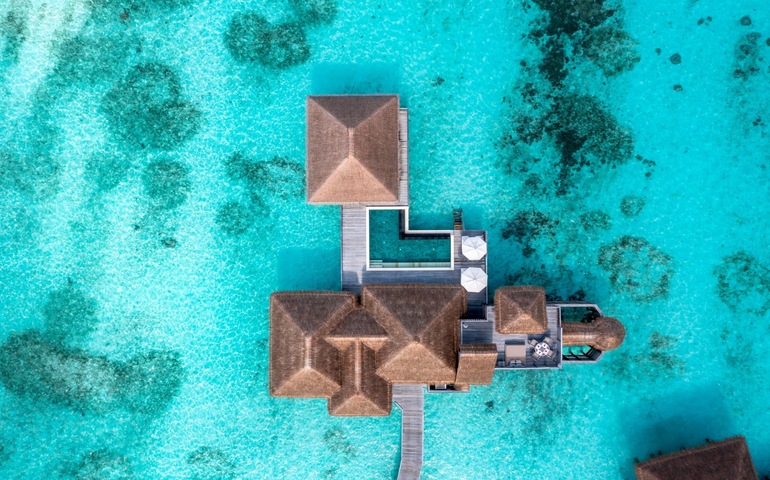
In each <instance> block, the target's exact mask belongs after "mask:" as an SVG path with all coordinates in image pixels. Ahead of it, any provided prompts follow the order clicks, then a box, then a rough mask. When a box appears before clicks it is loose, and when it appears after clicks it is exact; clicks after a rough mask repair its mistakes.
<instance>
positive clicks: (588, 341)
mask: <svg viewBox="0 0 770 480" xmlns="http://www.w3.org/2000/svg"><path fill="white" fill-rule="evenodd" d="M625 338H626V328H625V327H624V326H623V324H622V323H620V322H619V321H618V320H617V319H615V318H612V317H599V318H597V319H595V320H594V321H593V322H591V323H578V322H564V323H563V324H562V334H561V341H562V345H565V346H570V345H590V346H592V347H594V348H597V349H599V350H602V351H606V350H615V349H616V348H618V347H620V345H621V344H622V343H623V340H624V339H625Z"/></svg>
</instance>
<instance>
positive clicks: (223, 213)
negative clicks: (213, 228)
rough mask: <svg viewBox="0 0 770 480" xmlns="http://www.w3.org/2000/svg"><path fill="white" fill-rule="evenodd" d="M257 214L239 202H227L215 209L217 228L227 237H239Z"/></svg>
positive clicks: (250, 225)
mask: <svg viewBox="0 0 770 480" xmlns="http://www.w3.org/2000/svg"><path fill="white" fill-rule="evenodd" d="M257 215H258V213H257V212H255V211H254V210H253V209H252V208H251V206H249V205H245V204H244V203H242V202H239V201H235V200H233V201H229V202H227V203H225V204H223V205H222V206H220V207H219V208H218V209H217V216H216V218H215V221H216V224H217V226H219V228H221V229H222V231H223V232H225V233H226V234H228V235H233V236H239V235H243V234H244V233H246V232H247V231H248V230H249V229H250V228H251V227H252V226H253V225H254V222H255V221H256V219H257Z"/></svg>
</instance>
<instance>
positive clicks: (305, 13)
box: [289, 0, 337, 25]
mask: <svg viewBox="0 0 770 480" xmlns="http://www.w3.org/2000/svg"><path fill="white" fill-rule="evenodd" d="M289 5H290V6H291V8H292V10H294V14H295V15H296V16H297V19H298V20H299V21H300V23H302V24H304V25H321V24H329V23H332V22H333V21H334V19H335V18H336V17H337V2H336V0H289Z"/></svg>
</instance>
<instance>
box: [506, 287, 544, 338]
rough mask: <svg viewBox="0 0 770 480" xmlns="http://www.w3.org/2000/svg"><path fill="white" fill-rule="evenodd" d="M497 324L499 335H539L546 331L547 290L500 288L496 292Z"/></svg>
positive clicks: (538, 288)
mask: <svg viewBox="0 0 770 480" xmlns="http://www.w3.org/2000/svg"><path fill="white" fill-rule="evenodd" d="M495 322H496V324H497V325H496V328H497V331H498V333H505V334H528V335H529V334H538V333H543V332H545V331H546V329H547V327H548V316H547V314H546V310H545V289H543V288H542V287H530V286H521V287H500V288H498V289H497V290H496V291H495Z"/></svg>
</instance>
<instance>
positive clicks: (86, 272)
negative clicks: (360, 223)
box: [0, 0, 770, 479]
mask: <svg viewBox="0 0 770 480" xmlns="http://www.w3.org/2000/svg"><path fill="white" fill-rule="evenodd" d="M316 3H318V4H320V5H327V6H328V5H332V6H335V7H336V14H334V15H333V18H332V19H331V20H330V19H329V17H331V16H332V15H331V14H329V15H326V16H323V15H321V16H318V15H315V16H314V15H308V13H307V12H305V11H302V12H304V13H302V14H301V15H300V14H298V13H297V11H296V10H294V9H292V6H291V2H285V3H284V2H265V1H261V2H260V1H254V2H210V1H209V2H207V1H192V0H188V1H184V2H169V1H161V0H144V1H142V2H134V3H133V4H131V3H129V2H121V1H119V0H114V1H103V2H90V1H74V0H58V1H54V2H51V1H49V2H40V1H33V0H29V1H21V0H11V1H10V2H5V3H3V4H1V5H0V52H2V53H1V54H0V90H2V92H3V95H1V96H0V142H1V144H2V148H0V162H2V174H1V175H2V176H0V181H1V183H0V186H1V188H2V193H3V194H2V195H1V196H0V204H1V208H0V216H2V220H1V221H0V242H2V245H3V248H2V249H0V278H1V279H2V281H1V282H0V285H1V286H0V339H1V340H2V342H3V345H4V349H3V351H2V355H0V358H2V359H4V360H3V365H0V373H1V374H2V378H0V380H2V382H3V388H0V477H2V478H14V479H37V478H48V477H50V476H54V475H61V476H63V477H65V478H67V477H70V478H99V477H98V476H96V477H94V476H93V475H98V474H96V473H94V472H110V474H111V475H113V477H112V478H137V479H155V478H351V477H361V476H363V477H365V478H393V477H394V476H395V472H396V470H397V464H398V449H399V447H398V443H399V426H400V418H399V414H398V411H397V409H394V413H393V414H392V415H391V416H390V417H387V418H383V419H339V418H330V417H329V416H328V415H327V414H326V407H325V402H324V401H323V400H287V399H274V398H270V397H269V396H268V395H267V338H268V322H267V304H268V295H269V293H270V292H271V291H274V290H277V289H308V288H313V289H315V288H325V289H336V288H339V269H338V265H339V214H338V210H337V209H336V208H334V207H320V208H319V207H311V206H308V205H306V204H305V203H304V195H303V193H302V192H301V188H302V182H303V178H302V175H301V173H298V171H297V169H296V165H300V166H301V165H303V164H304V158H303V152H304V97H305V95H307V94H309V93H376V92H388V93H390V92H397V93H399V94H400V95H401V102H402V104H403V105H404V106H406V107H408V108H409V109H410V111H409V112H410V195H411V209H410V213H411V216H410V224H411V226H412V227H413V228H415V227H416V228H420V227H422V228H432V229H434V228H448V227H449V226H450V225H451V221H452V217H451V211H452V209H453V208H457V207H461V208H463V210H464V213H465V222H466V224H467V225H468V226H470V227H472V228H485V229H488V230H489V240H490V253H489V265H490V268H489V270H490V281H491V284H492V285H491V286H492V288H495V287H497V286H499V285H503V284H506V283H511V282H513V283H535V284H541V285H544V286H545V287H546V288H547V291H548V293H549V296H550V297H551V298H564V299H566V298H570V297H571V298H583V297H584V298H586V299H590V300H594V301H596V302H597V303H599V304H600V305H601V306H602V308H603V309H604V311H605V313H607V314H610V315H613V316H616V317H618V318H620V319H621V320H622V321H623V322H624V323H625V325H626V326H627V329H628V336H627V340H626V343H625V344H624V346H623V347H622V348H621V349H620V350H618V351H615V352H611V353H608V354H607V355H606V356H605V357H604V359H603V360H602V362H601V363H600V364H598V365H595V366H567V367H565V368H564V370H562V371H559V372H528V373H525V374H516V372H513V373H511V374H509V375H504V374H497V375H496V376H495V382H494V383H493V384H492V385H491V386H488V387H477V388H474V389H473V391H472V392H471V393H470V394H469V395H456V396H450V395H431V396H428V397H427V400H426V442H425V444H426V451H425V465H424V469H423V476H424V477H425V478H439V477H441V478H480V479H481V478H492V477H498V478H527V477H530V476H532V475H538V476H540V477H541V478H553V479H570V478H596V479H609V478H632V475H633V474H632V469H633V463H634V459H640V460H644V459H647V458H649V457H650V455H651V454H657V452H658V451H659V450H660V451H664V452H667V451H671V450H674V449H678V448H680V447H682V446H693V445H697V444H701V443H703V442H704V440H705V439H706V438H711V439H720V438H723V437H726V436H728V435H733V434H743V435H745V436H746V437H747V440H748V442H749V447H750V448H751V450H752V454H753V457H754V461H755V463H756V465H757V468H758V470H759V471H760V473H761V474H768V473H770V455H769V454H768V453H767V452H770V435H769V434H768V432H767V428H766V425H768V424H770V413H768V410H767V407H766V406H767V404H768V403H770V385H768V380H767V376H766V375H765V373H764V372H765V368H764V366H763V364H762V357H761V353H762V352H764V351H766V350H767V349H768V348H770V345H769V344H768V340H767V335H766V334H767V330H768V320H769V319H770V317H769V316H768V309H769V308H770V287H769V286H768V285H770V273H768V272H769V270H770V256H768V254H767V248H766V247H767V245H768V243H769V242H768V233H767V232H769V231H770V224H769V223H770V222H768V220H767V219H768V218H770V216H768V202H767V199H768V198H769V197H770V181H769V180H770V168H768V164H769V162H770V158H768V153H767V152H768V151H770V149H769V148H768V147H769V146H770V145H768V136H767V126H766V123H767V119H765V118H764V117H765V116H766V115H767V114H766V112H767V110H768V106H769V105H770V97H768V95H767V92H766V85H767V81H768V76H770V72H768V66H770V61H769V60H770V46H768V45H767V39H768V37H770V13H768V11H767V9H766V8H763V6H764V5H763V2H761V1H749V0H744V1H741V2H733V3H732V4H730V5H727V4H725V2H714V1H707V0H699V1H689V0H687V1H685V0H683V1H680V2H675V3H673V4H672V3H665V4H662V3H661V4H660V5H657V4H651V3H649V2H638V1H629V0H627V1H625V2H623V3H622V5H620V7H619V8H614V6H613V10H614V12H615V13H614V14H612V15H609V16H608V15H607V13H606V9H605V10H601V9H600V10H598V11H594V12H587V13H586V12H583V13H586V14H585V15H584V16H583V17H579V18H582V19H584V21H583V23H580V24H578V25H572V24H569V22H554V21H549V20H548V17H547V14H546V13H544V10H543V9H549V8H550V9H551V10H552V13H554V16H553V17H552V19H553V18H557V19H558V18H569V17H568V16H560V15H558V13H559V12H558V7H559V5H560V4H561V3H562V2H557V1H545V0H543V1H537V2H520V1H513V2H502V1H500V2H497V1H490V2H483V3H481V4H479V3H478V2H477V3H473V2H418V3H414V2H396V1H387V2H385V1H383V2H365V3H362V2H342V1H340V2H337V3H336V4H334V3H333V2H316ZM132 5H133V6H132ZM606 7H607V8H609V7H611V5H610V4H609V3H607V5H606ZM242 12H257V13H258V14H260V15H261V16H263V17H264V18H265V19H266V21H267V22H269V23H270V24H271V25H272V27H271V28H277V27H276V26H280V25H283V24H285V23H287V24H289V25H290V26H291V25H294V24H293V23H292V22H295V21H299V22H300V23H301V24H302V25H303V27H302V29H303V31H304V36H305V42H306V44H303V43H302V38H301V35H299V34H297V33H296V29H294V27H287V28H284V29H283V30H280V31H281V32H284V33H281V34H272V35H273V36H272V37H270V38H274V39H277V40H275V41H274V42H273V43H274V44H271V45H272V46H271V45H267V46H265V45H262V46H259V48H258V49H257V50H254V53H253V58H254V59H255V60H247V61H245V62H244V61H240V62H239V61H236V60H235V59H234V56H233V53H232V50H231V49H232V48H233V47H232V46H230V49H229V48H228V45H227V44H226V42H225V32H227V31H228V28H229V27H230V25H231V19H232V18H234V16H236V15H238V14H239V13H242ZM562 13H563V12H562ZM744 16H749V17H750V20H751V24H750V25H744V24H742V23H747V22H746V21H743V22H742V21H741V19H742V18H743V17H744ZM294 26H296V25H294ZM252 27H253V25H252ZM605 27H611V28H609V30H608V29H607V28H605ZM250 28H251V27H250ZM272 31H273V30H271V32H272ZM276 31H278V30H276ZM286 32H289V34H287V33H286ZM292 32H294V33H292ZM619 32H621V33H619ZM241 34H242V35H248V34H249V33H248V32H241ZM629 38H630V39H631V40H629ZM286 39H289V42H288V46H287V40H286ZM549 41H550V43H549ZM281 42H283V43H281ZM292 42H295V43H292ZM296 42H299V43H296ZM602 42H605V43H602ZM607 42H609V43H607ZM275 45H278V47H281V46H283V47H282V48H283V49H278V50H276V48H277V47H275ZM303 45H306V47H307V49H308V50H309V56H307V58H305V54H304V53H303V51H304V48H305V47H304V46H303ZM608 45H609V46H610V47H612V48H600V47H607V46H608ZM656 49H659V53H658V52H657V51H656ZM603 51H608V52H613V53H614V54H615V56H610V57H609V58H607V57H602V56H601V55H599V53H600V52H603ZM287 52H288V53H287ZM544 52H545V55H544ZM560 52H563V55H562V54H561V53H560ZM597 52H599V53H597ZM290 54H291V55H294V56H293V57H291V59H293V60H292V61H291V62H288V63H289V64H291V63H292V62H293V64H291V65H288V66H285V67H284V64H283V63H281V59H286V58H289V57H288V56H290ZM675 54H678V57H676V56H675ZM270 55H272V57H271V56H270ZM564 58H568V59H569V61H568V62H565V61H564V60H563V59H564ZM276 59H277V60H276ZM544 60H545V61H544ZM279 64H281V66H280V67H279ZM137 65H143V66H144V67H141V68H142V69H143V71H149V72H155V73H157V75H155V76H144V77H142V78H141V79H140V80H138V81H132V80H131V78H132V77H131V73H132V72H135V71H137V70H136V69H137V67H136V66H137ZM148 65H160V66H161V67H147V66H148ZM562 67H564V68H562ZM164 72H165V73H164ZM169 72H170V73H169ZM126 85H129V86H130V88H128V87H126ZM677 86H678V87H677ZM111 92H112V93H111ZM114 98H117V99H118V100H115V101H111V100H110V99H114ZM105 99H107V100H105ZM123 102H125V103H123ZM137 102H146V103H149V106H150V107H153V108H146V105H145V103H137ZM116 104H117V105H119V108H114V107H115V105H116ZM169 112H171V113H169ZM127 127H131V128H133V129H136V130H131V131H132V132H134V131H136V132H138V133H132V134H126V132H127V131H128V130H127ZM169 132H170V133H169ZM538 135H539V138H538ZM233 158H240V159H241V161H240V162H235V163H234V162H233V161H232V159H233ZM158 165H160V166H161V167H158ZM164 166H165V167H164ZM578 166H580V168H579V169H578V168H577V167H578ZM236 167H238V168H236ZM164 192H167V193H168V195H165V194H164ZM629 197H633V198H638V199H642V200H643V202H639V201H636V203H634V205H632V206H634V208H633V209H629V208H623V207H624V205H625V206H626V207H628V206H629V201H628V200H627V199H628V198H629ZM233 205H237V206H236V207H233ZM640 205H641V207H640ZM629 212H631V214H629ZM74 292H77V293H74ZM33 329H34V330H36V331H38V332H40V333H36V334H34V335H42V337H43V338H45V342H47V343H43V345H52V346H51V347H50V348H41V347H40V346H39V345H41V343H40V342H37V343H35V342H30V343H29V344H20V343H19V342H18V341H13V342H12V341H11V340H12V339H17V340H18V336H19V335H22V333H23V332H26V337H22V338H37V337H35V336H34V335H33V334H31V333H29V331H30V330H33ZM36 345H37V346H36ZM9 346H13V347H15V348H10V347H9ZM20 352H21V353H20ZM151 352H166V355H168V356H169V358H178V359H179V365H180V367H179V368H178V369H176V368H175V369H173V375H170V377H173V378H174V379H176V380H178V382H179V386H178V388H173V387H174V385H173V382H172V384H169V383H168V382H163V381H160V380H159V379H157V378H156V377H154V376H153V375H147V376H141V375H139V379H138V380H137V379H136V375H137V374H136V372H137V371H145V370H142V369H141V368H139V367H136V366H134V367H129V366H130V365H135V363H136V362H137V361H136V359H137V358H138V359H147V358H148V356H149V355H150V353H151ZM18 362H26V363H25V364H24V365H25V367H26V368H27V369H29V370H30V371H41V372H44V374H41V375H40V379H41V380H40V383H39V384H36V385H35V388H33V389H27V390H24V389H20V388H17V385H18V384H19V383H18V382H15V380H19V378H22V379H24V378H25V377H19V372H18V369H17V370H14V369H13V368H9V367H13V366H15V365H18ZM83 362H85V365H88V368H87V369H86V371H88V372H89V375H88V376H84V377H83V376H81V377H78V376H73V375H72V369H73V365H81V364H83ZM140 363H141V362H140ZM147 365H151V364H147ZM34 369H38V370H34ZM57 378H58V379H62V378H63V379H64V381H65V385H72V386H74V387H75V388H74V390H72V391H74V392H75V393H74V394H71V395H72V396H71V397H69V398H68V397H67V395H62V394H61V391H60V390H57V389H56V387H57V386H58V385H60V384H59V383H56V382H57V380H56V379H57ZM131 379H133V380H131ZM67 382H69V383H67ZM116 386H118V387H119V388H121V389H124V390H127V391H123V390H121V392H120V393H119V394H115V396H114V397H110V396H109V395H108V394H109V393H114V392H115V389H116V388H118V387H116ZM140 387H141V388H140ZM144 388H146V389H149V391H150V392H153V394H154V395H157V397H153V398H160V399H161V400H162V401H159V402H158V403H157V405H156V406H157V408H136V403H135V402H127V401H124V400H125V398H132V396H134V398H135V396H137V395H141V394H142V393H143V392H144V391H145V390H143V389H144ZM40 392H44V393H43V394H40ZM45 392H48V393H45ZM89 475H91V476H89ZM102 475H104V473H102ZM217 476H218V477H217Z"/></svg>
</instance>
